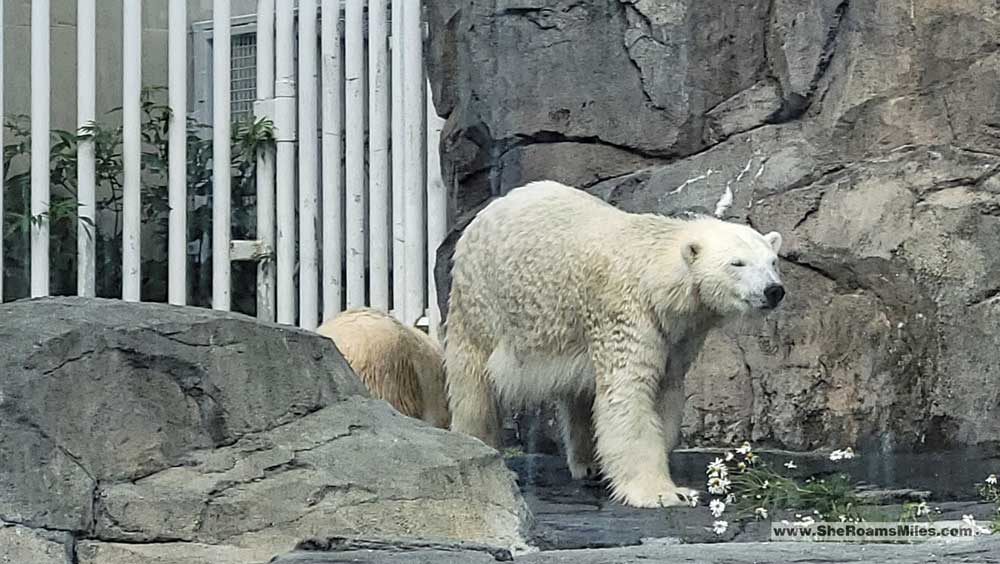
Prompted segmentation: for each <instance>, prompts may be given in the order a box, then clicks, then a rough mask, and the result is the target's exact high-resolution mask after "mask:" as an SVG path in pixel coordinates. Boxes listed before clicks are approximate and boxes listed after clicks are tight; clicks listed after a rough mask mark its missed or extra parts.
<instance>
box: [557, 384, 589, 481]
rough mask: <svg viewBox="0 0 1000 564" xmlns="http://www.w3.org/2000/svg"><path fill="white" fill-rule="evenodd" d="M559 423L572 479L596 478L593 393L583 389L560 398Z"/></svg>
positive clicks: (558, 405)
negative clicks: (576, 393)
mask: <svg viewBox="0 0 1000 564" xmlns="http://www.w3.org/2000/svg"><path fill="white" fill-rule="evenodd" d="M556 409H557V412H558V414H559V423H560V426H561V427H562V437H563V448H564V450H565V451H566V464H567V465H568V466H569V473H570V475H571V476H572V477H573V479H574V480H580V479H583V478H596V477H597V473H598V469H597V463H596V462H595V460H594V424H593V415H592V414H593V410H594V396H592V395H590V394H589V393H582V394H580V395H577V396H571V397H567V398H563V399H561V400H559V401H558V402H557V404H556Z"/></svg>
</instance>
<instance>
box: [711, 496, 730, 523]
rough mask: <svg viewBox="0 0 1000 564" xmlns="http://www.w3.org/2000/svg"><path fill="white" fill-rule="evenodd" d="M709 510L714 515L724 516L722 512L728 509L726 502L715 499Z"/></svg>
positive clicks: (717, 516) (716, 516)
mask: <svg viewBox="0 0 1000 564" xmlns="http://www.w3.org/2000/svg"><path fill="white" fill-rule="evenodd" d="M708 510H709V511H711V512H712V517H715V518H719V517H722V512H723V511H725V510H726V504H725V503H723V502H721V501H719V500H717V499H713V500H712V502H711V503H709V504H708Z"/></svg>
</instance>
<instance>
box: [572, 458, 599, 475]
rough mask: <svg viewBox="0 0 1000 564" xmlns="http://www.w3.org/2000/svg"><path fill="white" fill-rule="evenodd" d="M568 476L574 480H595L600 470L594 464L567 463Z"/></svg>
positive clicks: (574, 461)
mask: <svg viewBox="0 0 1000 564" xmlns="http://www.w3.org/2000/svg"><path fill="white" fill-rule="evenodd" d="M568 465H569V474H570V476H572V477H573V479H574V480H596V479H597V478H598V477H599V476H600V473H601V468H600V466H598V464H597V463H596V462H582V461H576V460H570V461H568Z"/></svg>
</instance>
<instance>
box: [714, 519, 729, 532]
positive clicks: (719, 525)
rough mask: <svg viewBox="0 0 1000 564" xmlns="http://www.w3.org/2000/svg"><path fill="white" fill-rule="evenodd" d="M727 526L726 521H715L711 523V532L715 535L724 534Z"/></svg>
mask: <svg viewBox="0 0 1000 564" xmlns="http://www.w3.org/2000/svg"><path fill="white" fill-rule="evenodd" d="M728 528H729V522H728V521H715V522H714V523H712V532H713V533H715V534H717V535H721V534H724V533H725V532H726V529H728Z"/></svg>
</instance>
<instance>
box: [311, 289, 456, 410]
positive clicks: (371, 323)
mask: <svg viewBox="0 0 1000 564" xmlns="http://www.w3.org/2000/svg"><path fill="white" fill-rule="evenodd" d="M316 332H317V333H319V334H320V335H323V336H325V337H327V338H329V339H331V340H333V342H334V343H335V344H336V345H337V349H338V350H340V352H341V354H343V355H344V358H345V359H346V360H347V363H348V364H349V365H350V366H351V369H352V370H354V372H355V373H356V374H357V375H358V377H360V378H361V380H362V381H363V382H364V384H365V386H366V387H367V388H368V390H369V391H370V392H371V393H372V395H373V396H375V397H377V398H379V399H383V400H385V401H387V402H389V404H391V405H392V406H393V407H394V408H396V410H397V411H399V412H400V413H402V414H404V415H408V416H410V417H414V418H417V419H423V420H424V421H426V422H427V423H430V424H431V425H435V426H437V427H442V428H447V426H448V423H449V419H450V417H449V413H448V400H447V392H446V390H445V375H444V352H443V351H442V349H441V346H440V345H439V344H438V343H437V342H436V341H435V340H434V339H432V338H431V337H430V336H428V335H427V334H426V333H424V332H423V331H420V330H419V329H417V328H415V327H409V326H407V325H404V324H403V323H400V322H399V321H398V320H396V319H395V318H393V317H392V316H390V315H388V314H387V313H385V312H382V311H379V310H375V309H370V308H355V309H349V310H347V311H344V312H342V313H340V314H339V315H337V316H336V317H334V318H333V319H330V320H328V321H326V322H325V323H323V325H321V326H320V327H319V328H318V329H317V330H316Z"/></svg>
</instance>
